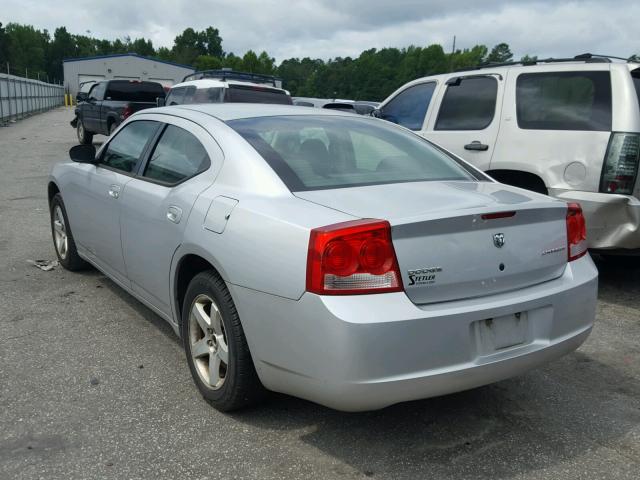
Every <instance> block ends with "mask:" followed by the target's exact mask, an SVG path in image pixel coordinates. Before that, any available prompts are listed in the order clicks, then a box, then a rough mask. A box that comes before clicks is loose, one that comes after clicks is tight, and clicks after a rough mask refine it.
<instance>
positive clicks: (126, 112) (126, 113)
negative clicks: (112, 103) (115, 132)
mask: <svg viewBox="0 0 640 480" xmlns="http://www.w3.org/2000/svg"><path fill="white" fill-rule="evenodd" d="M132 113H133V109H132V108H131V107H130V106H129V105H127V106H126V107H124V109H123V110H122V118H123V119H125V118H128V117H130V116H131V114H132Z"/></svg>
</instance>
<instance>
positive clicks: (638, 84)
mask: <svg viewBox="0 0 640 480" xmlns="http://www.w3.org/2000/svg"><path fill="white" fill-rule="evenodd" d="M631 79H632V80H633V86H634V87H635V88H636V95H637V96H638V106H640V68H638V69H636V70H634V71H633V72H631Z"/></svg>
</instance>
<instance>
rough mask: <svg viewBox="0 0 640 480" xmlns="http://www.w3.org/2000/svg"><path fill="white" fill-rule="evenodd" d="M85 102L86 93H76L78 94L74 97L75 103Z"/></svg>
mask: <svg viewBox="0 0 640 480" xmlns="http://www.w3.org/2000/svg"><path fill="white" fill-rule="evenodd" d="M86 100H87V93H86V92H78V94H77V95H76V102H78V103H80V102H84V101H86Z"/></svg>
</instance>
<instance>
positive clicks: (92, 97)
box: [82, 82, 107, 133]
mask: <svg viewBox="0 0 640 480" xmlns="http://www.w3.org/2000/svg"><path fill="white" fill-rule="evenodd" d="M106 88H107V82H98V83H96V84H95V85H94V86H93V87H91V90H90V91H89V96H88V98H87V103H86V104H85V105H83V110H82V122H83V123H84V128H85V129H86V130H87V131H89V132H94V133H98V132H99V131H100V109H101V106H102V99H103V98H104V92H105V90H106Z"/></svg>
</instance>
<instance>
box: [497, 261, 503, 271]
mask: <svg viewBox="0 0 640 480" xmlns="http://www.w3.org/2000/svg"><path fill="white" fill-rule="evenodd" d="M498 270H500V271H501V272H503V271H504V263H501V264H500V265H498Z"/></svg>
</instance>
